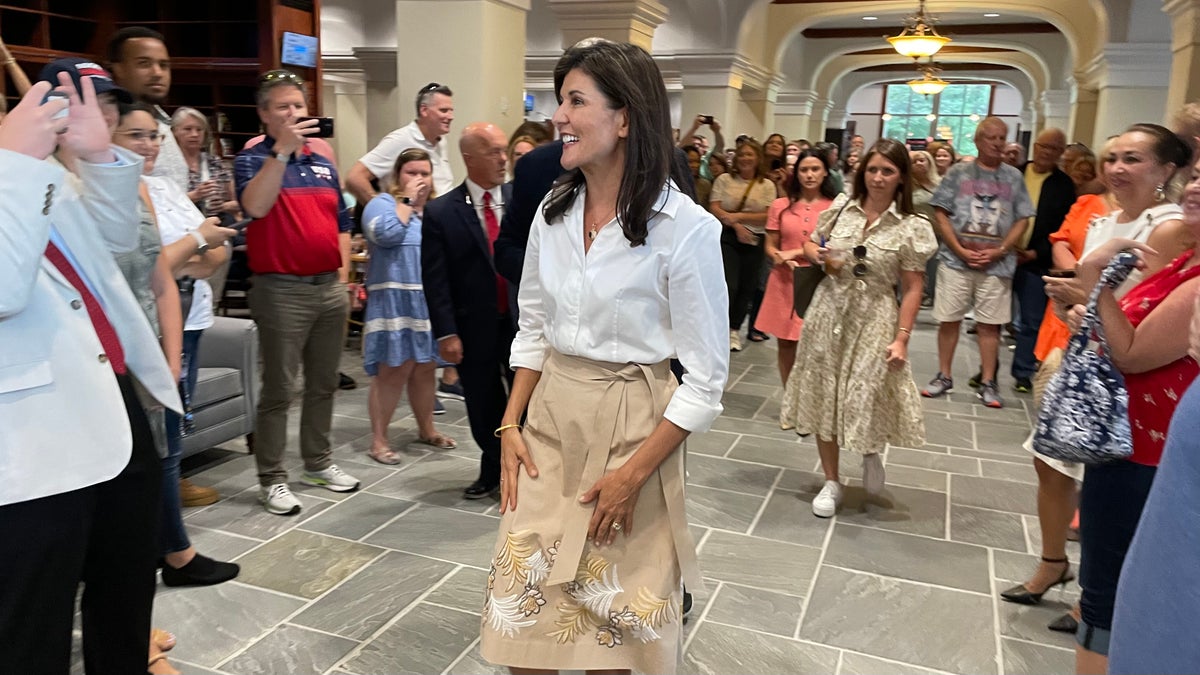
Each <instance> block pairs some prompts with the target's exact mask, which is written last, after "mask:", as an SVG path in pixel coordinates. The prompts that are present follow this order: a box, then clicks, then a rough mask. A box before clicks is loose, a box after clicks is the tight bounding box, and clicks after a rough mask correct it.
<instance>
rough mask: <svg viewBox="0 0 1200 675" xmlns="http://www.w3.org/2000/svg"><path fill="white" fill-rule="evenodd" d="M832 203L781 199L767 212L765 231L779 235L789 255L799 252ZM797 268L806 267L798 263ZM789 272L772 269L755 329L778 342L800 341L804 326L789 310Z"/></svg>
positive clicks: (782, 267) (785, 268)
mask: <svg viewBox="0 0 1200 675" xmlns="http://www.w3.org/2000/svg"><path fill="white" fill-rule="evenodd" d="M832 203H833V201H832V200H830V199H825V198H824V197H820V198H818V199H814V200H813V201H811V202H806V201H802V200H797V201H796V202H795V203H792V201H791V200H790V199H788V198H787V197H780V198H779V199H776V200H775V201H774V202H772V203H771V207H770V208H768V209H767V231H768V232H772V231H775V232H779V248H780V250H784V251H788V250H791V249H796V248H800V247H801V246H804V244H805V243H806V242H807V241H808V239H809V237H810V236H811V235H812V233H813V231H814V230H816V229H817V216H819V215H820V214H821V212H822V211H824V210H825V209H827V208H829V205H830V204H832ZM799 262H800V264H801V265H803V266H807V265H808V261H807V260H803V259H801V260H800V261H799ZM792 276H793V275H792V268H791V267H789V266H787V265H774V266H772V267H771V276H770V277H768V278H767V290H766V293H765V294H764V295H763V302H762V308H761V309H759V310H758V320H757V321H755V323H754V327H755V328H757V329H758V330H761V331H762V332H764V333H770V334H771V335H774V336H775V337H777V338H779V339H780V340H799V339H800V326H801V325H802V324H803V323H804V319H801V318H800V317H799V316H797V315H796V313H795V312H794V311H793V309H792V303H793V297H792Z"/></svg>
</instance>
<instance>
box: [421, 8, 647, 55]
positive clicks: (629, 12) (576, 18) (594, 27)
mask: <svg viewBox="0 0 1200 675" xmlns="http://www.w3.org/2000/svg"><path fill="white" fill-rule="evenodd" d="M441 1H442V2H445V0H441ZM549 3H550V9H551V10H553V12H554V13H555V15H557V16H558V25H559V29H560V30H561V31H562V36H563V49H566V48H567V47H570V46H571V45H573V44H575V43H576V42H579V41H580V40H582V39H584V38H588V37H602V38H607V39H609V40H613V41H615V42H631V43H633V44H635V45H637V46H639V47H641V48H642V49H645V50H646V52H648V53H649V52H651V45H652V44H653V42H654V29H655V28H658V26H659V25H661V24H662V23H663V22H664V21H666V20H667V15H668V14H669V13H670V12H669V11H668V10H667V7H666V5H664V4H662V3H661V2H658V0H549ZM523 42H524V40H521V43H523Z"/></svg>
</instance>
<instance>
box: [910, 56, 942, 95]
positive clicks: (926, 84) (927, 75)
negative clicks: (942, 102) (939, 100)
mask: <svg viewBox="0 0 1200 675" xmlns="http://www.w3.org/2000/svg"><path fill="white" fill-rule="evenodd" d="M917 69H918V70H919V71H920V72H921V77H919V78H917V79H915V80H909V81H908V86H909V87H910V88H912V90H913V91H915V92H917V93H918V94H923V95H925V96H932V95H933V94H940V93H942V90H943V89H945V88H946V87H947V86H948V85H949V84H950V83H949V82H947V81H945V80H943V79H942V78H941V77H939V76H938V72H939V71H941V69H940V68H938V67H937V65H935V64H933V63H932V62H931V63H929V64H926V65H923V66H918V67H917Z"/></svg>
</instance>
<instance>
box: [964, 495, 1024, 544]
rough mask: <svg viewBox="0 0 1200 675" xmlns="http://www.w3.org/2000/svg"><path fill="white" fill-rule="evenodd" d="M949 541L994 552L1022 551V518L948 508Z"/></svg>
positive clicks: (998, 513) (1007, 514) (996, 512)
mask: <svg viewBox="0 0 1200 675" xmlns="http://www.w3.org/2000/svg"><path fill="white" fill-rule="evenodd" d="M950 539H952V540H954V541H963V542H967V543H971V544H980V545H982V546H991V547H994V548H1005V549H1010V550H1013V551H1021V552H1024V551H1025V527H1024V526H1023V525H1022V524H1021V516H1018V515H1016V514H1015V513H1001V512H1000V511H989V510H986V509H975V508H971V507H970V506H960V505H958V504H951V505H950Z"/></svg>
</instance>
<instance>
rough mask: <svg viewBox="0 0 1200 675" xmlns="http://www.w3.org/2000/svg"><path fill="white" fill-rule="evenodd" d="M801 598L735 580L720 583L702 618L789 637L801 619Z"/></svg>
mask: <svg viewBox="0 0 1200 675" xmlns="http://www.w3.org/2000/svg"><path fill="white" fill-rule="evenodd" d="M803 603H804V599H803V598H801V597H798V596H795V595H784V594H782V593H772V592H770V591H763V590H758V589H756V588H746V587H745V586H737V585H735V584H725V585H724V586H721V592H720V593H718V594H717V596H716V599H715V600H713V601H712V608H711V609H709V610H708V614H707V615H706V616H705V621H716V622H718V623H724V624H728V625H730V626H741V627H743V628H750V629H752V630H757V631H762V632H764V633H773V634H775V635H781V636H783V637H787V638H790V637H792V635H793V634H794V633H795V632H796V625H797V624H798V623H799V622H800V611H801V606H802V605H803Z"/></svg>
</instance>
